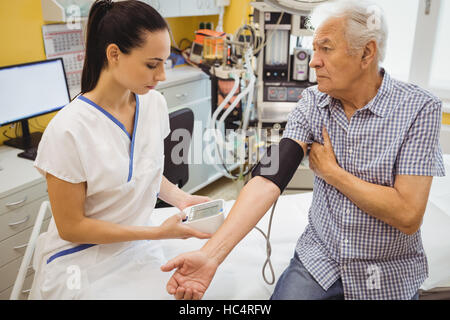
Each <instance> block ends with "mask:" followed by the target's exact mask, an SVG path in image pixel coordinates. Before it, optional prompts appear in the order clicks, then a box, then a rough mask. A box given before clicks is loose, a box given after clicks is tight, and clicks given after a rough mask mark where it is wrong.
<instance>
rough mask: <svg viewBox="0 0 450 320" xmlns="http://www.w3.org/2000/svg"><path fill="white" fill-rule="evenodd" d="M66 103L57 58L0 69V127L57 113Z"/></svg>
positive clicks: (67, 99)
mask: <svg viewBox="0 0 450 320" xmlns="http://www.w3.org/2000/svg"><path fill="white" fill-rule="evenodd" d="M69 102H70V95H69V89H68V86H67V82H66V77H65V73H64V66H63V63H62V59H60V58H59V59H52V60H45V61H39V62H34V63H27V64H21V65H15V66H8V67H3V68H0V126H3V125H6V124H9V123H13V122H17V121H20V120H24V119H28V118H32V117H36V116H39V115H42V114H45V113H49V112H53V111H57V110H59V109H61V108H62V107H64V106H65V105H66V104H68V103H69Z"/></svg>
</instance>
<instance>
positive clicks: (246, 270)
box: [153, 155, 450, 300]
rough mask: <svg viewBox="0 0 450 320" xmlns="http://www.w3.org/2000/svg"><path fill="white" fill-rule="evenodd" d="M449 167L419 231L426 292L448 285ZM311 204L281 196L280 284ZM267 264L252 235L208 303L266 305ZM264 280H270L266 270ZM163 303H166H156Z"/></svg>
mask: <svg viewBox="0 0 450 320" xmlns="http://www.w3.org/2000/svg"><path fill="white" fill-rule="evenodd" d="M445 162H446V173H447V177H442V178H435V179H434V181H433V185H432V189H431V192H430V198H429V204H428V206H427V210H426V213H425V217H424V221H423V225H422V229H421V230H422V239H423V244H424V248H425V252H426V254H427V257H428V262H429V278H428V279H427V280H426V281H425V283H424V284H423V286H422V289H424V290H429V289H431V288H434V287H439V286H448V284H449V283H450V155H447V156H445ZM311 201H312V193H311V192H310V193H304V194H295V195H287V196H281V197H280V199H279V200H278V203H277V207H276V210H275V214H274V218H273V222H272V231H271V238H270V240H271V245H272V256H271V260H272V264H273V267H274V271H275V277H276V280H278V278H279V276H280V275H281V273H282V272H283V270H284V269H285V268H286V267H287V265H288V264H289V261H290V259H291V258H292V256H293V253H294V248H295V244H296V242H297V239H298V237H299V236H300V234H301V233H302V232H303V230H304V228H305V227H306V225H307V217H308V209H309V207H310V204H311ZM233 203H234V201H227V202H226V203H225V208H226V210H225V212H229V210H230V208H231V207H232V205H233ZM175 212H177V210H176V209H174V208H163V209H157V210H155V213H154V216H153V222H154V223H155V224H160V223H161V222H162V221H164V220H165V219H166V218H167V217H169V216H170V215H172V214H174V213H175ZM269 213H270V211H269V212H268V213H267V214H266V215H265V216H264V217H263V218H262V219H261V221H260V222H259V223H258V227H260V228H261V229H262V230H263V231H264V232H266V233H267V226H268V222H269V216H270V214H269ZM205 242H206V240H199V239H187V240H163V241H162V245H163V248H164V254H165V256H166V258H167V259H170V258H173V257H175V256H176V255H178V254H180V253H183V252H186V251H191V250H196V249H198V248H200V247H201V246H202V245H203V244H204V243H205ZM265 259H266V242H265V239H264V237H263V236H262V235H261V234H260V233H259V231H257V230H255V229H253V230H252V231H251V232H250V233H249V234H248V235H247V236H246V237H245V238H244V239H243V240H242V241H241V242H240V243H239V244H238V246H237V247H236V248H235V249H234V250H233V251H232V252H231V253H230V255H229V256H228V257H227V259H226V260H225V261H224V262H223V264H222V265H221V266H220V267H219V269H218V271H217V273H216V275H215V277H214V279H213V281H212V283H211V285H210V287H209V289H208V291H207V293H206V294H205V296H204V299H224V300H233V299H242V300H247V299H250V300H251V299H268V298H269V297H270V295H271V294H272V292H273V290H274V287H275V285H268V284H266V283H265V282H264V280H263V277H262V271H261V269H262V266H263V264H264V262H265ZM155 272H156V271H155ZM266 276H267V277H268V278H269V279H270V271H269V269H268V268H267V269H266ZM275 283H276V282H275ZM160 298H167V297H161V296H159V297H155V299H160Z"/></svg>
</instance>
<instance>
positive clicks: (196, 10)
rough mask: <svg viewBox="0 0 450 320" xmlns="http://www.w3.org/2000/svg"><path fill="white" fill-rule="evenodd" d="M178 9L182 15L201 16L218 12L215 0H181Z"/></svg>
mask: <svg viewBox="0 0 450 320" xmlns="http://www.w3.org/2000/svg"><path fill="white" fill-rule="evenodd" d="M180 10H181V12H182V15H183V16H203V15H213V14H219V7H218V6H217V5H216V0H181V1H180Z"/></svg>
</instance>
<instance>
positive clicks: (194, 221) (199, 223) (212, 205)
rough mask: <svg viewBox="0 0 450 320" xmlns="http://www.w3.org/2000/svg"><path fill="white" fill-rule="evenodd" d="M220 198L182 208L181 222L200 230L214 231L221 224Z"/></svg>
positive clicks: (222, 202) (222, 205) (222, 218)
mask: <svg viewBox="0 0 450 320" xmlns="http://www.w3.org/2000/svg"><path fill="white" fill-rule="evenodd" d="M224 203H225V201H224V200H222V199H219V200H213V201H209V202H204V203H200V204H197V205H194V206H191V207H187V208H185V209H184V210H183V212H184V213H185V214H186V218H185V219H184V220H183V223H184V224H186V225H188V226H190V227H192V228H194V229H197V230H198V231H201V232H206V233H214V232H216V230H217V229H219V227H220V226H221V225H222V223H223V221H224V220H225V218H224V215H223V214H224V212H223V208H224Z"/></svg>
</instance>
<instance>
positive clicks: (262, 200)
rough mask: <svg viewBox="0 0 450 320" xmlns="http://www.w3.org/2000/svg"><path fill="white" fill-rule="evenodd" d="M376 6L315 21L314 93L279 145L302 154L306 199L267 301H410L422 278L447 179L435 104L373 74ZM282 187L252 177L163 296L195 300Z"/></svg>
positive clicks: (382, 35) (181, 259)
mask: <svg viewBox="0 0 450 320" xmlns="http://www.w3.org/2000/svg"><path fill="white" fill-rule="evenodd" d="M374 9H376V8H375V7H373V6H371V5H370V4H369V3H367V2H366V1H335V2H330V3H326V4H324V5H322V6H320V7H318V8H317V11H315V13H314V14H313V18H312V20H313V23H314V21H315V20H316V18H315V17H319V18H318V22H317V24H316V26H318V27H317V28H316V32H315V34H314V40H313V47H314V57H313V59H312V61H311V63H310V66H311V67H312V68H315V70H316V73H317V81H318V86H315V87H311V88H308V89H306V90H305V91H304V93H303V94H302V98H301V100H300V101H299V102H298V106H297V107H296V109H295V110H294V111H293V112H292V113H291V114H290V116H289V119H288V123H287V126H286V130H285V132H284V135H283V138H285V139H288V140H289V139H290V141H291V142H292V141H295V142H297V144H296V143H294V145H297V147H298V145H300V146H301V149H300V151H299V152H298V153H296V154H298V155H299V156H300V157H301V156H303V154H306V152H307V150H308V147H310V153H309V162H310V167H311V169H312V170H313V171H314V173H315V181H314V195H313V201H312V205H311V208H310V210H309V223H308V225H307V227H306V229H305V231H304V232H303V234H302V235H301V237H300V239H299V240H298V243H297V246H296V249H295V253H294V257H293V258H292V260H291V262H290V264H289V266H288V267H287V269H286V270H285V271H284V272H283V274H282V275H281V277H280V279H279V280H278V282H277V285H276V287H275V290H274V293H273V295H272V299H418V289H419V288H420V286H421V284H422V283H423V281H424V280H425V279H426V277H427V274H428V269H427V260H426V256H425V253H424V249H423V246H422V240H421V235H420V231H419V228H420V225H421V222H422V218H423V215H424V212H425V208H426V204H427V200H428V194H429V190H430V187H431V182H432V177H433V176H442V175H444V168H443V161H442V154H441V151H440V146H439V141H438V136H439V131H440V124H441V117H442V114H441V101H439V99H437V98H436V97H434V96H433V95H431V94H430V93H428V92H426V91H424V90H422V89H420V88H419V87H417V86H415V85H412V84H406V83H403V82H400V81H397V80H394V79H392V78H391V77H390V76H389V74H388V73H387V72H386V71H385V70H384V69H380V68H379V63H380V62H381V61H382V60H383V58H384V53H385V45H386V37H387V30H386V24H385V20H384V17H383V16H382V14H381V11H380V10H374ZM374 15H375V16H374ZM282 141H283V140H282ZM290 148H291V147H290ZM285 154H290V155H292V153H291V152H283V151H282V150H281V146H280V157H281V160H280V161H281V162H282V163H286V162H289V161H287V160H288V158H286V156H285ZM290 160H292V159H290ZM280 170H281V171H282V170H285V169H284V168H283V169H280ZM294 170H295V168H294ZM281 180H282V179H281ZM278 181H280V177H275V179H274V178H273V176H271V177H269V178H268V177H267V176H264V175H262V174H260V175H257V176H255V177H254V178H252V179H251V180H250V181H249V182H248V183H247V185H246V186H245V187H244V188H243V189H242V191H241V193H240V194H239V197H238V199H237V201H236V202H235V204H234V206H233V208H232V209H231V212H230V213H229V215H228V217H227V219H226V221H225V223H224V224H223V225H222V227H221V228H220V229H219V230H218V231H217V232H216V233H215V234H214V236H213V237H212V238H211V239H210V240H209V241H208V242H207V243H206V244H205V245H204V246H203V247H202V248H201V249H200V250H199V251H196V252H190V253H187V254H183V255H180V256H178V257H176V258H174V259H172V260H171V261H169V262H168V263H167V264H166V265H165V266H163V267H162V270H163V271H169V270H172V269H174V268H177V271H176V272H175V273H174V274H173V276H172V278H171V279H170V281H169V283H168V285H167V290H168V292H169V293H171V294H174V295H175V297H176V298H177V299H182V298H184V299H191V298H194V299H198V298H201V297H202V295H203V294H204V292H205V290H206V289H207V287H208V285H209V283H210V281H211V280H212V277H213V276H214V274H215V271H216V269H217V267H218V266H219V264H220V263H221V262H222V261H223V260H224V259H225V257H226V256H227V255H228V254H229V252H230V251H231V250H232V248H233V247H234V246H235V245H236V244H237V243H238V242H239V241H240V240H241V239H242V238H243V237H244V236H245V235H246V234H247V233H248V232H249V231H250V230H251V229H252V228H253V227H254V226H255V225H256V223H257V222H258V221H259V220H260V218H261V217H262V216H263V215H264V214H265V212H267V211H268V209H269V208H270V206H271V205H272V204H273V203H274V201H275V200H276V199H277V197H278V196H279V195H280V192H282V187H280V184H279V183H278ZM280 214H281V213H280Z"/></svg>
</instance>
